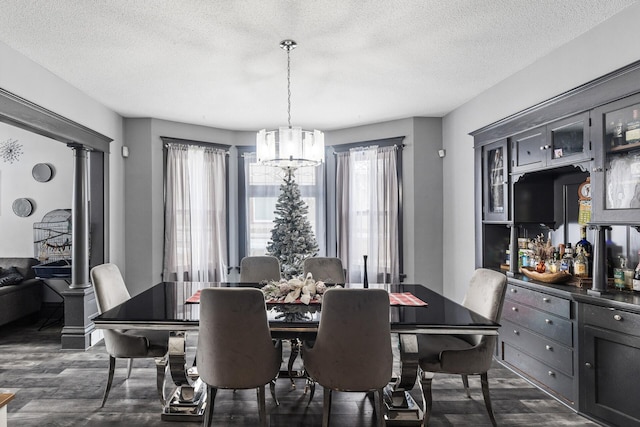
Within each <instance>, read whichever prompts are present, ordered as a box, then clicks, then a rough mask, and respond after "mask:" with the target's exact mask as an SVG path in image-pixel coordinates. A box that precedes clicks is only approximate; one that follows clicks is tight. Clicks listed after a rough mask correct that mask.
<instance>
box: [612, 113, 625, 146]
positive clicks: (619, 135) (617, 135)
mask: <svg viewBox="0 0 640 427" xmlns="http://www.w3.org/2000/svg"><path fill="white" fill-rule="evenodd" d="M623 130H624V125H623V124H622V120H621V119H618V121H617V122H615V124H614V125H613V138H612V140H611V145H612V146H617V145H622V144H623V142H622V141H623V140H624V138H623V136H624V135H623V134H624V132H623Z"/></svg>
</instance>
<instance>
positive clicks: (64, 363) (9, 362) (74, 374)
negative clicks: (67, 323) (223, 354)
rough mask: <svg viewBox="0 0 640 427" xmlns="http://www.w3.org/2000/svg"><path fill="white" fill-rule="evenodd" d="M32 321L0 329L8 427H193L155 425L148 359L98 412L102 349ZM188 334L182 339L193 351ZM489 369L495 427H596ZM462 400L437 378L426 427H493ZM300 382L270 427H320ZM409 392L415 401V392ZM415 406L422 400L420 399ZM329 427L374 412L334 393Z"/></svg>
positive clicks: (242, 418) (225, 418)
mask: <svg viewBox="0 0 640 427" xmlns="http://www.w3.org/2000/svg"><path fill="white" fill-rule="evenodd" d="M38 326H39V324H36V325H16V324H12V325H6V326H3V327H0V392H12V393H15V395H16V397H15V399H14V400H13V401H12V402H11V403H10V404H9V407H8V425H9V426H10V427H11V426H14V427H29V426H34V427H35V426H38V427H40V426H92V427H93V426H167V427H168V426H174V425H175V426H184V427H187V426H190V425H191V426H192V425H197V424H196V423H181V422H168V421H161V420H160V402H159V400H158V399H157V396H156V392H155V366H154V363H153V361H152V360H137V361H136V363H135V364H134V369H133V372H132V374H131V378H130V379H129V380H125V375H126V362H125V361H124V360H119V361H118V364H117V366H116V374H115V377H114V382H113V387H112V389H111V394H110V396H109V400H108V401H107V403H106V405H105V407H104V408H100V402H101V399H102V394H103V390H104V385H105V381H106V377H107V360H108V357H107V355H106V353H105V349H104V345H103V344H102V343H100V344H98V345H96V346H94V347H93V348H91V349H89V350H87V351H69V350H64V351H63V350H60V329H61V328H60V326H52V327H49V328H46V329H44V330H42V331H38ZM195 343H196V334H191V335H190V336H189V339H188V353H189V354H194V352H195ZM494 364H495V365H494V368H493V369H492V370H491V371H490V372H489V381H490V388H491V398H492V400H493V408H494V412H495V413H496V419H497V421H498V425H500V426H529V425H536V426H595V425H597V424H594V423H592V422H590V421H589V420H587V419H586V418H583V417H581V416H579V415H577V414H575V413H574V412H572V411H571V410H570V409H568V408H567V407H565V406H564V405H561V404H560V403H558V402H556V401H555V400H553V399H552V398H551V397H549V396H548V395H546V394H545V393H543V392H542V391H540V390H538V389H537V388H535V387H533V386H532V385H530V384H529V383H528V382H526V381H524V380H522V379H521V378H519V377H518V376H516V375H515V374H513V373H512V372H511V371H509V370H508V369H506V368H504V367H502V366H501V365H500V364H498V363H495V362H494ZM470 382H471V387H472V398H471V399H468V398H467V397H466V396H465V394H464V391H463V388H462V382H461V380H460V378H459V377H458V376H450V375H437V376H436V378H435V380H434V390H433V397H434V403H433V415H432V417H431V420H430V423H429V425H430V426H468V425H472V426H477V427H479V426H485V425H491V424H490V421H489V417H488V416H487V413H486V410H485V407H484V402H483V400H482V394H481V392H480V384H479V380H475V379H473V378H472V379H471V380H470ZM303 389H304V382H303V381H302V380H297V389H295V390H291V389H290V387H289V380H287V379H280V380H278V383H277V388H276V390H277V395H278V398H279V400H280V406H279V407H276V406H275V405H274V404H273V401H272V400H271V398H270V396H269V395H267V396H268V397H267V413H268V416H269V418H270V422H271V425H272V426H319V425H321V418H322V388H321V387H319V386H318V388H317V390H316V395H315V398H314V399H313V402H312V403H311V404H310V405H309V406H307V396H305V395H304V394H303ZM412 395H413V396H414V397H415V398H417V399H419V396H420V394H419V390H418V388H417V387H416V389H415V390H414V391H413V392H412ZM419 402H420V403H421V402H422V401H421V400H419ZM257 414H258V410H257V402H256V393H255V391H254V390H238V391H235V392H233V391H230V390H221V391H220V392H219V393H218V397H217V399H216V405H215V419H214V425H221V426H251V425H256V424H257V421H258V420H257V418H258V417H257ZM331 425H332V426H349V427H358V426H372V425H374V416H373V406H372V404H371V401H370V400H369V399H368V398H367V397H366V396H365V395H364V394H362V393H334V401H333V406H332V423H331Z"/></svg>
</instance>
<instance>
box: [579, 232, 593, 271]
mask: <svg viewBox="0 0 640 427" xmlns="http://www.w3.org/2000/svg"><path fill="white" fill-rule="evenodd" d="M581 249H582V251H583V252H584V256H585V257H586V258H587V263H588V264H587V265H588V266H589V270H588V271H587V275H588V276H589V277H590V276H591V267H592V265H593V263H592V262H591V260H592V258H591V256H592V254H593V252H592V251H593V246H592V245H591V243H590V242H589V241H588V240H587V226H586V225H583V226H581V227H580V241H579V242H578V243H576V254H577V253H578V252H579V251H580V250H581ZM576 256H577V255H576Z"/></svg>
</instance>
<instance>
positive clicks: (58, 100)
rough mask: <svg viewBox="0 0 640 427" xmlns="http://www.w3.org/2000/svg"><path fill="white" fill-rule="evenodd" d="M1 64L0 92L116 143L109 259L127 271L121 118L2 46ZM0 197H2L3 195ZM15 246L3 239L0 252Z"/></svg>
mask: <svg viewBox="0 0 640 427" xmlns="http://www.w3.org/2000/svg"><path fill="white" fill-rule="evenodd" d="M0 63H1V64H2V66H1V67H0V88H3V89H5V90H7V91H9V92H11V93H14V94H16V95H18V96H20V97H22V98H25V99H27V100H29V101H31V102H33V103H35V104H38V105H40V106H42V107H44V108H47V109H49V110H51V111H53V112H55V113H57V114H59V115H61V116H64V117H66V118H68V119H70V120H73V121H75V122H77V123H80V124H82V125H84V126H86V127H88V128H90V129H93V130H95V131H97V132H99V133H101V134H104V135H106V136H108V137H110V138H112V139H113V140H114V141H113V142H112V143H111V147H110V148H111V155H109V168H110V170H109V172H108V175H109V181H108V188H109V193H108V197H109V201H110V205H109V206H110V209H109V212H108V217H109V218H110V221H111V222H110V224H111V227H110V230H109V239H110V248H109V253H108V254H107V257H109V259H110V260H111V261H112V262H115V263H117V264H118V265H119V266H120V267H121V268H124V266H125V250H124V249H125V248H124V235H125V231H124V225H123V224H124V209H125V206H124V172H123V161H122V157H121V156H120V147H121V145H122V139H123V138H122V118H121V117H120V116H119V115H117V114H116V113H114V112H113V111H111V110H109V109H108V108H106V107H104V106H103V105H101V104H100V103H98V102H96V101H95V100H93V99H92V98H90V97H88V96H87V95H85V94H84V93H82V92H81V91H79V90H78V89H76V88H75V87H73V86H71V85H70V84H68V83H66V82H65V81H63V80H62V79H60V78H59V77H57V76H56V75H54V74H52V73H51V72H49V71H48V70H46V69H44V68H42V67H41V66H39V65H38V64H36V63H35V62H33V61H31V60H30V59H28V58H27V57H25V56H23V55H21V54H20V53H18V52H16V51H15V50H13V49H11V48H10V47H8V46H7V45H5V44H4V43H1V42H0ZM38 138H41V137H38ZM45 140H46V141H47V142H49V143H50V144H55V145H57V146H59V147H62V148H63V149H65V150H68V149H67V148H66V147H65V146H64V144H62V143H60V142H57V141H53V140H49V139H45ZM20 165H21V166H22V167H25V170H24V171H21V172H20V173H21V174H27V175H29V174H30V173H31V166H32V165H27V164H26V163H23V162H20ZM59 178H60V177H59ZM60 180H62V178H60ZM54 182H59V181H54ZM69 186H71V181H69ZM43 188H45V187H43ZM36 196H37V198H38V199H40V198H41V197H46V196H44V195H40V194H37V195H36ZM0 197H2V196H1V195H0ZM69 200H70V199H69ZM1 202H2V204H3V205H2V216H0V224H2V226H3V227H4V221H5V219H7V218H9V214H5V213H4V207H5V205H4V203H5V202H6V199H4V198H2V201H1ZM69 203H70V202H69ZM39 212H41V211H39ZM31 218H33V217H31ZM23 239H24V240H28V241H31V240H32V237H31V234H29V236H25V237H24V238H23ZM13 245H14V242H11V241H7V240H5V239H4V238H3V239H1V240H0V252H2V253H10V252H11V249H12V248H13Z"/></svg>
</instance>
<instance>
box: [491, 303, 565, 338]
mask: <svg viewBox="0 0 640 427" xmlns="http://www.w3.org/2000/svg"><path fill="white" fill-rule="evenodd" d="M502 319H505V320H509V321H511V322H513V323H516V324H518V325H520V326H524V327H525V328H527V329H530V330H532V331H533V332H536V333H538V334H540V335H544V336H545V337H548V338H551V339H552V340H555V341H558V342H559V343H562V344H564V345H566V346H569V347H573V324H572V323H571V321H570V320H567V319H562V318H560V317H558V316H554V315H553V314H550V313H545V312H543V311H539V310H536V309H534V308H531V307H529V306H526V305H522V304H519V303H517V302H514V301H510V300H505V302H504V309H503V311H502Z"/></svg>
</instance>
